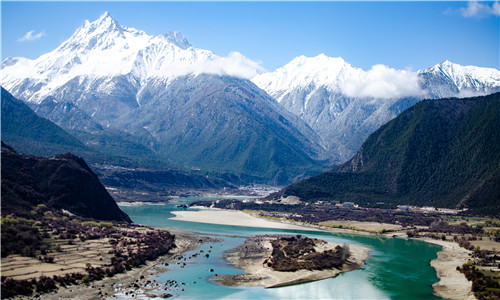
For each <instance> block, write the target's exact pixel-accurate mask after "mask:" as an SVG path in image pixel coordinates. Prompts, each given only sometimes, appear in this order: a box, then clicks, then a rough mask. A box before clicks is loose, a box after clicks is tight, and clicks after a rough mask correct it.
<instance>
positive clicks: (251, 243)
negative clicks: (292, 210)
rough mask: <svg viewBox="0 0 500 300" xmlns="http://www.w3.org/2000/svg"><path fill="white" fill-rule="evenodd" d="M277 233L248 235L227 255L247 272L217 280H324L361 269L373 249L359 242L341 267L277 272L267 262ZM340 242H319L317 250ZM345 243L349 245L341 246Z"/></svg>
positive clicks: (273, 283) (276, 283) (270, 283)
mask: <svg viewBox="0 0 500 300" xmlns="http://www.w3.org/2000/svg"><path fill="white" fill-rule="evenodd" d="M276 238H277V236H274V235H264V236H263V235H259V236H253V237H250V238H248V239H247V240H246V241H245V242H244V243H243V244H242V245H240V246H239V247H237V248H235V249H231V250H229V251H228V252H227V253H226V255H225V258H226V259H227V260H228V261H229V262H230V263H232V264H233V265H234V266H235V267H237V268H240V269H242V270H244V271H245V274H238V275H218V276H215V277H213V278H212V280H213V281H215V282H217V283H219V284H221V285H225V286H259V287H265V288H274V287H282V286H288V285H293V284H299V283H305V282H311V281H316V280H322V279H326V278H331V277H335V276H337V275H338V274H340V273H343V272H348V271H352V270H356V269H359V268H361V267H362V266H363V265H364V261H365V260H367V259H368V258H369V257H370V256H369V254H368V252H369V251H370V250H371V249H369V248H367V247H363V246H359V245H349V252H350V257H349V258H348V260H347V262H346V263H345V264H344V265H343V266H342V267H341V268H339V269H337V268H331V269H323V270H305V269H302V270H297V271H293V272H282V271H275V270H273V269H272V268H270V267H269V266H267V265H266V264H265V263H264V261H265V260H266V258H268V257H270V256H271V253H272V245H271V240H272V239H276ZM337 245H340V244H338V243H333V242H325V241H319V243H318V244H317V246H316V247H317V250H316V251H317V252H322V251H325V250H328V249H334V248H335V247H336V246H337ZM341 246H344V247H345V245H341Z"/></svg>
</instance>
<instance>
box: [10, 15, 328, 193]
mask: <svg viewBox="0 0 500 300" xmlns="http://www.w3.org/2000/svg"><path fill="white" fill-rule="evenodd" d="M108 57H110V61H109V62H108V61H106V59H107V58H108ZM227 59H228V58H221V57H218V56H216V55H214V54H212V53H211V52H210V51H207V50H201V49H197V48H194V47H193V46H191V45H190V44H189V42H188V41H187V40H186V39H185V38H184V37H183V36H182V35H181V34H180V33H170V34H168V35H163V36H149V35H147V34H146V33H144V32H142V31H139V30H135V29H131V28H127V27H124V26H121V25H119V24H118V23H117V22H116V21H114V20H113V19H112V18H111V17H110V16H109V14H104V15H103V16H101V17H100V18H99V19H98V20H96V21H94V22H92V23H91V22H86V23H85V24H84V25H83V26H82V27H81V28H79V29H78V30H77V31H76V32H75V33H74V34H73V36H72V37H71V38H70V39H69V40H68V41H66V42H64V43H63V44H62V45H61V46H59V47H58V48H57V49H55V50H54V51H52V52H50V53H47V54H45V55H43V56H41V57H40V58H39V59H36V60H33V61H30V60H26V59H7V60H6V62H4V67H3V69H2V73H1V76H0V82H1V83H2V84H3V85H4V86H5V87H6V88H7V89H10V90H11V92H12V93H13V94H14V95H16V96H18V97H20V98H21V99H22V100H25V101H27V102H29V103H30V104H31V105H32V108H33V109H34V110H35V111H36V112H37V113H38V114H40V115H42V116H44V117H47V118H49V119H50V120H52V121H54V122H55V123H56V124H57V125H59V126H61V127H63V128H64V129H66V130H68V131H70V132H71V133H72V134H75V135H76V136H77V137H78V138H79V139H80V140H82V141H84V142H85V143H86V144H87V145H92V146H94V147H99V146H102V147H103V148H105V149H110V150H111V151H113V150H112V149H111V148H112V147H115V148H116V147H119V146H120V145H119V144H120V141H124V140H126V141H129V143H132V142H135V143H138V144H140V145H132V147H131V149H132V150H134V153H131V154H130V155H135V156H140V155H141V153H140V151H144V152H151V153H153V154H154V155H155V157H158V158H160V159H162V160H164V161H167V162H168V164H170V166H173V167H183V168H187V169H189V168H206V169H208V170H214V171H219V172H226V171H229V172H235V173H236V174H238V175H242V176H243V177H245V178H247V179H248V180H251V181H253V180H257V181H259V182H267V183H274V184H284V183H287V182H289V180H293V179H294V178H301V177H302V176H307V175H311V174H312V173H313V172H317V171H318V170H319V169H320V167H319V164H318V163H317V162H315V161H314V160H313V159H312V158H322V153H323V151H324V149H323V148H322V146H321V143H320V142H319V137H318V136H317V135H316V134H315V133H314V131H312V130H311V129H310V128H309V126H307V125H306V124H305V123H304V122H303V121H302V120H300V119H299V118H298V117H296V116H295V115H293V114H290V113H289V112H288V111H287V110H285V109H283V108H282V107H281V106H279V105H278V104H277V103H276V101H275V100H274V99H272V98H271V97H269V95H267V94H266V93H265V92H264V91H262V90H261V89H259V88H258V87H256V86H255V84H253V83H252V82H250V81H249V80H247V79H244V78H242V77H241V76H238V74H234V72H232V71H231V69H234V68H233V67H234V66H230V67H229V71H228V70H226V69H224V65H227ZM229 59H230V58H229ZM221 60H222V62H223V63H222V64H219V62H220V61H221ZM237 61H241V60H238V59H237ZM243 61H244V60H243ZM244 63H245V62H243V64H244ZM115 66H116V67H117V68H116V69H113V67H115ZM26 74H33V75H32V76H31V77H30V78H24V77H25V76H26ZM227 74H229V75H227ZM51 77H54V78H51ZM48 79H50V80H48ZM222 127H224V130H222V131H217V130H218V129H221V128H222ZM216 129H217V130H216ZM114 136H117V137H119V139H116V138H113V137H114ZM110 140H111V141H113V140H116V141H117V142H115V143H113V142H109V141H110ZM110 143H111V145H109V144H110ZM141 145H142V146H143V149H142V150H141V147H139V146H141ZM110 147H111V148H110ZM135 149H137V151H135ZM126 150H127V149H121V150H120V151H121V152H123V151H126ZM127 155H129V153H127ZM148 155H149V153H148Z"/></svg>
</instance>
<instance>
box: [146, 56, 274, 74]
mask: <svg viewBox="0 0 500 300" xmlns="http://www.w3.org/2000/svg"><path fill="white" fill-rule="evenodd" d="M263 71H265V70H264V68H263V67H262V64H261V63H260V62H256V61H253V60H251V59H249V58H247V57H245V56H244V55H242V54H241V53H239V52H231V53H230V54H229V55H228V56H227V57H220V56H216V55H213V56H211V57H210V58H209V59H206V60H201V61H195V62H190V61H176V62H173V63H167V64H165V65H163V66H161V68H160V69H158V70H157V71H156V73H154V74H153V75H157V76H162V75H166V74H168V75H173V76H181V75H187V74H202V73H207V74H215V75H231V76H236V77H240V78H245V79H251V78H253V77H254V76H255V75H257V74H259V73H260V72H263Z"/></svg>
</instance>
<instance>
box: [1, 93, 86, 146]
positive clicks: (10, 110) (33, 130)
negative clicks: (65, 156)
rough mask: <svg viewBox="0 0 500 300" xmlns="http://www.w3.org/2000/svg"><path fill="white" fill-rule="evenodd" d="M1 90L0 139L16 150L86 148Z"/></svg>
mask: <svg viewBox="0 0 500 300" xmlns="http://www.w3.org/2000/svg"><path fill="white" fill-rule="evenodd" d="M1 93H2V140H3V141H5V142H6V143H7V144H10V145H11V146H13V147H14V148H17V149H19V150H20V151H23V152H24V150H28V151H29V152H31V153H33V154H46V155H54V154H59V153H62V152H69V151H75V150H80V151H87V148H86V147H85V145H83V144H82V143H81V142H80V141H79V140H77V139H76V138H75V137H73V136H72V135H70V134H69V133H67V132H66V131H64V130H63V129H62V128H60V127H59V126H57V125H55V124H54V123H52V122H51V121H49V120H47V119H44V118H42V117H39V116H38V115H37V114H35V113H34V112H33V111H32V110H31V109H30V108H29V107H28V106H27V105H26V104H24V103H23V102H22V101H20V100H17V99H16V98H14V97H13V96H12V95H11V94H9V92H7V91H6V90H5V89H3V88H2V89H1Z"/></svg>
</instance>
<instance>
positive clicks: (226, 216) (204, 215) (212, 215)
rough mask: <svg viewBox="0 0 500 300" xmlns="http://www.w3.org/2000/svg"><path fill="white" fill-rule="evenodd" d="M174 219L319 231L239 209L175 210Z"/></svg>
mask: <svg viewBox="0 0 500 300" xmlns="http://www.w3.org/2000/svg"><path fill="white" fill-rule="evenodd" d="M172 214H174V215H175V217H173V218H171V219H172V220H178V221H187V222H198V223H208V224H219V225H232V226H244V227H259V228H276V229H291V230H308V231H319V230H318V229H316V228H313V227H307V226H301V225H295V224H289V223H283V222H277V221H271V220H266V219H262V218H258V217H254V216H251V215H249V214H247V213H244V212H242V211H238V210H222V209H200V210H198V211H189V210H182V211H173V212H172Z"/></svg>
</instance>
